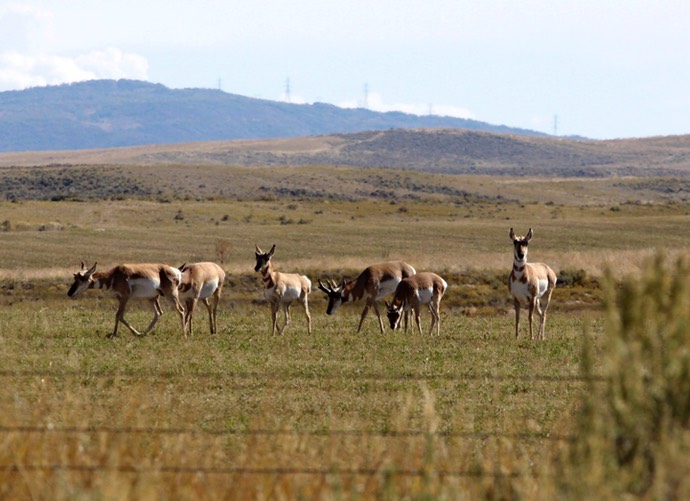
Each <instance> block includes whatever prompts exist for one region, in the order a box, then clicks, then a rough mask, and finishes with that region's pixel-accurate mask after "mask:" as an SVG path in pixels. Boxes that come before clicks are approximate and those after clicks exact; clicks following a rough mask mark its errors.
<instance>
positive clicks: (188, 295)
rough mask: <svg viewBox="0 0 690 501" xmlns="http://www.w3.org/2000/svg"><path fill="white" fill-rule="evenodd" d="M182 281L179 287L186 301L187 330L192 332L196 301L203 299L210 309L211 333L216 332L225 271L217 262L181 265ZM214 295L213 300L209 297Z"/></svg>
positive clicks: (185, 320) (182, 297) (181, 295)
mask: <svg viewBox="0 0 690 501" xmlns="http://www.w3.org/2000/svg"><path fill="white" fill-rule="evenodd" d="M180 271H181V272H182V282H181V283H180V287H179V294H180V299H184V300H185V301H186V304H185V306H186V311H185V317H184V325H185V330H186V331H187V332H188V333H189V334H192V317H193V316H194V308H195V307H196V303H197V302H198V301H199V300H201V301H203V303H204V304H205V305H206V309H207V310H208V323H209V329H210V331H211V334H215V333H216V311H217V310H218V302H219V301H220V296H221V294H222V292H223V283H224V282H225V271H223V268H221V267H220V266H218V265H217V264H216V263H209V262H202V263H191V264H183V265H182V266H180ZM210 297H213V299H212V301H213V303H211V301H209V298H210Z"/></svg>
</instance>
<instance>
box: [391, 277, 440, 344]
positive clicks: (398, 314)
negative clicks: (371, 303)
mask: <svg viewBox="0 0 690 501" xmlns="http://www.w3.org/2000/svg"><path fill="white" fill-rule="evenodd" d="M447 288H448V284H447V283H446V281H445V280H443V279H442V278H441V277H439V276H438V275H437V274H436V273H417V274H415V275H412V276H411V277H408V278H405V279H403V280H401V281H400V283H399V284H398V286H397V287H396V288H395V294H393V301H391V303H390V304H389V303H388V302H387V301H386V308H387V309H388V321H389V322H390V324H391V329H393V330H395V329H397V328H399V327H400V319H401V318H402V317H403V313H405V332H407V315H406V313H407V312H408V311H409V310H410V309H412V310H413V311H414V319H415V322H416V323H417V329H419V333H420V334H421V333H422V326H421V325H420V323H419V309H420V307H421V306H422V305H423V304H425V305H427V306H428V307H429V311H430V312H431V327H430V328H429V335H430V336H431V335H433V333H434V325H436V334H437V335H439V336H440V335H441V315H440V312H439V309H440V306H441V298H443V294H445V292H446V289H447Z"/></svg>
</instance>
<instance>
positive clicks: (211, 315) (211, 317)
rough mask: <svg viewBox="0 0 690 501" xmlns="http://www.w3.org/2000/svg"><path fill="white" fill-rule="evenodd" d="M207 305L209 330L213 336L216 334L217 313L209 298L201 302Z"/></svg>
mask: <svg viewBox="0 0 690 501" xmlns="http://www.w3.org/2000/svg"><path fill="white" fill-rule="evenodd" d="M201 301H202V302H203V303H204V304H205V305H206V311H208V330H209V332H210V333H211V334H215V333H216V311H215V310H214V308H213V306H214V305H213V304H211V301H209V300H208V298H204V299H202V300H201Z"/></svg>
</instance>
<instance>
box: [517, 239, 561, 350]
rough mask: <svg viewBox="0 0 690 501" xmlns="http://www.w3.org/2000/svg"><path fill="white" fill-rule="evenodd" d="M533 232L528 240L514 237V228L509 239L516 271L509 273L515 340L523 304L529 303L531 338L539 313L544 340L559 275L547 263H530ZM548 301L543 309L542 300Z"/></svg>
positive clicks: (541, 335) (540, 329) (540, 328)
mask: <svg viewBox="0 0 690 501" xmlns="http://www.w3.org/2000/svg"><path fill="white" fill-rule="evenodd" d="M532 235H533V232H532V228H530V229H529V232H527V236H526V237H518V236H515V232H514V231H513V228H511V229H510V234H509V236H510V239H511V240H512V242H513V248H514V253H513V271H511V272H510V281H509V288H510V293H511V294H512V295H513V303H514V305H515V337H516V338H517V337H518V333H519V330H520V303H527V306H528V308H529V334H530V338H531V339H534V332H533V331H532V317H533V315H534V309H535V308H536V309H537V311H538V312H539V316H540V317H541V318H540V321H539V333H538V336H537V337H538V338H539V339H544V325H545V324H546V310H547V308H548V307H549V301H551V294H552V293H553V289H554V287H555V286H556V274H555V273H554V272H553V270H552V269H551V268H549V267H548V266H547V265H545V264H544V263H528V262H527V244H528V243H529V241H530V240H531V239H532ZM542 297H545V300H544V307H543V308H542V306H541V298H542Z"/></svg>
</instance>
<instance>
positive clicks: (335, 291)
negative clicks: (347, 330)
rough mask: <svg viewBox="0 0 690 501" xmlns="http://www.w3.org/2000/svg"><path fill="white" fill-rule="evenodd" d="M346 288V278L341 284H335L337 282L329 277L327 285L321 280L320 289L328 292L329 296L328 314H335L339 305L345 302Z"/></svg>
mask: <svg viewBox="0 0 690 501" xmlns="http://www.w3.org/2000/svg"><path fill="white" fill-rule="evenodd" d="M344 288H345V279H343V280H342V282H341V283H340V285H335V283H334V282H333V281H332V280H330V279H328V283H327V285H324V284H323V282H321V280H319V289H320V290H322V291H323V292H325V293H326V296H328V308H327V309H326V313H327V314H328V315H333V314H334V313H335V312H336V310H337V309H338V306H340V305H341V304H342V303H343V289H344Z"/></svg>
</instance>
